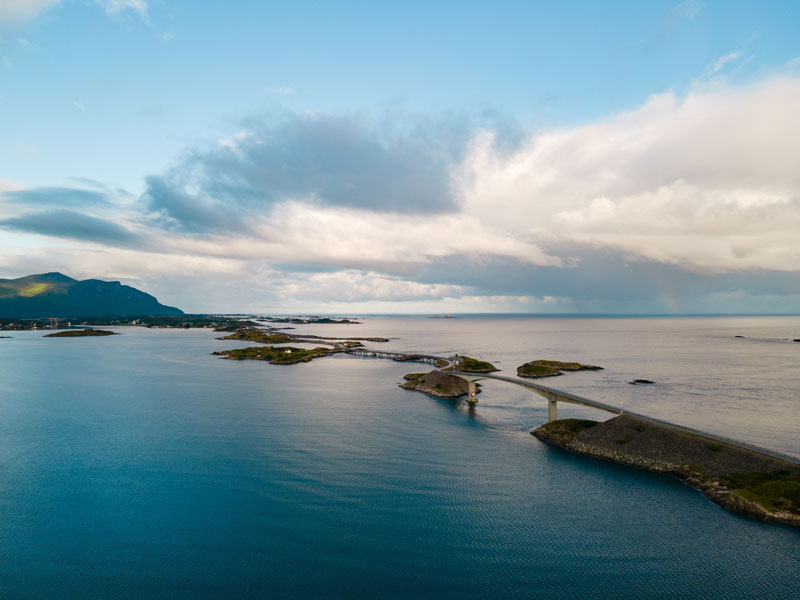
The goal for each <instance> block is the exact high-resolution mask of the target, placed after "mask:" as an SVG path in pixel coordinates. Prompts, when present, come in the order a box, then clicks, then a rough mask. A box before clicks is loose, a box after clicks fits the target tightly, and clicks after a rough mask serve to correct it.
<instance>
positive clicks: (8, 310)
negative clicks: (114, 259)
mask: <svg viewBox="0 0 800 600" xmlns="http://www.w3.org/2000/svg"><path fill="white" fill-rule="evenodd" d="M182 314H183V311H182V310H180V309H178V308H174V307H172V306H164V305H163V304H160V303H159V302H158V300H156V299H155V298H154V297H153V296H151V295H150V294H146V293H144V292H142V291H139V290H137V289H136V288H133V287H131V286H129V285H122V284H121V283H120V282H119V281H100V280H99V279H85V280H83V281H78V280H77V279H72V278H71V277H67V276H66V275H63V274H61V273H44V274H42V275H28V276H27V277H20V278H19V279H0V317H5V318H16V319H26V318H35V317H59V318H66V317H102V316H144V315H147V316H156V315H158V316H161V315H182Z"/></svg>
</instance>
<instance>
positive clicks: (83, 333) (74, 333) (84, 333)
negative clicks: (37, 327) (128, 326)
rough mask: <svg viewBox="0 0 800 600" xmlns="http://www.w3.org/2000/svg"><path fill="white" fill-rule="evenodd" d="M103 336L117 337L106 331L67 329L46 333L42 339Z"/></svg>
mask: <svg viewBox="0 0 800 600" xmlns="http://www.w3.org/2000/svg"><path fill="white" fill-rule="evenodd" d="M104 335H117V334H116V333H115V332H114V331H108V330H106V329H89V328H87V329H67V330H66V331H57V332H56V333H48V334H47V335H46V336H44V337H66V338H72V337H96V336H104Z"/></svg>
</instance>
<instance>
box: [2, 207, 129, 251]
mask: <svg viewBox="0 0 800 600" xmlns="http://www.w3.org/2000/svg"><path fill="white" fill-rule="evenodd" d="M0 228H4V229H13V230H17V231H24V232H27V233H35V234H41V235H47V236H54V237H64V238H71V239H77V240H82V241H87V242H92V243H102V244H109V245H112V246H130V245H135V244H137V243H140V241H141V240H140V238H139V236H138V235H136V234H135V233H133V232H132V231H130V230H129V229H127V228H125V227H123V226H122V225H119V224H117V223H114V222H112V221H107V220H105V219H99V218H97V217H93V216H91V215H87V214H84V213H82V212H77V211H72V210H63V209H61V210H56V209H53V210H45V211H41V212H36V213H28V214H25V215H23V216H20V217H13V218H10V219H2V220H0Z"/></svg>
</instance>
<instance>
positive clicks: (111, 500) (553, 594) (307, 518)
mask: <svg viewBox="0 0 800 600" xmlns="http://www.w3.org/2000/svg"><path fill="white" fill-rule="evenodd" d="M295 327H296V329H294V332H307V333H312V334H316V335H330V336H360V337H365V336H386V337H390V338H391V340H390V341H389V342H388V343H385V344H377V343H376V344H371V345H372V346H374V347H376V348H377V347H380V348H384V349H387V350H394V351H397V350H403V351H413V352H426V353H434V354H444V355H449V354H454V353H459V354H467V355H469V356H473V357H476V358H480V359H484V360H489V361H491V362H493V363H494V364H495V365H496V366H498V367H499V368H501V369H503V374H509V375H513V373H514V371H515V369H516V366H518V365H519V364H522V363H523V362H526V361H529V360H533V359H538V358H547V359H555V360H576V361H580V362H585V363H590V364H596V365H600V366H603V367H604V368H605V369H604V370H603V371H598V372H581V373H571V374H568V375H564V376H561V377H558V378H553V379H549V380H545V381H544V383H546V384H547V385H551V386H553V387H557V388H560V389H565V390H569V391H573V392H575V393H578V394H581V395H584V396H588V397H590V398H595V399H598V400H602V401H603V402H607V403H610V404H615V405H620V406H622V407H624V408H626V409H628V410H631V411H635V412H639V413H643V414H647V415H650V416H654V417H658V418H662V419H665V420H668V421H671V422H675V423H679V424H684V425H689V426H691V427H694V428H696V429H701V430H704V431H709V432H712V433H717V434H721V435H726V436H729V437H733V438H737V439H742V440H745V441H749V442H752V443H755V444H759V445H762V446H765V447H769V448H772V449H775V450H779V451H781V452H785V453H789V454H793V455H797V456H800V411H798V403H799V402H800V400H798V396H797V390H798V389H800V374H798V369H797V365H798V357H800V343H795V342H792V341H791V340H792V339H794V338H800V318H794V317H791V318H790V317H718V318H700V317H697V318H619V319H616V318H614V319H611V318H534V317H510V316H495V317H486V316H474V317H462V318H456V319H428V318H424V317H367V318H365V319H364V320H363V323H362V324H361V325H301V326H295ZM114 329H115V331H118V332H120V333H121V335H118V336H112V337H105V338H73V339H44V338H43V337H42V335H43V332H11V333H9V334H8V335H11V336H13V337H12V338H11V339H2V340H0V515H1V516H2V518H0V597H2V598H4V599H15V598H48V599H50V598H65V599H72V598H87V599H88V598H110V599H117V598H119V599H122V598H193V599H195V598H200V599H205V598H209V599H210V598H322V597H325V598H459V599H464V598H493V599H494V598H523V597H524V598H540V597H541V598H548V599H553V598H676V597H681V598H787V599H788V598H795V597H797V590H798V589H800V531H798V530H796V529H792V528H789V527H784V526H779V525H772V524H765V523H760V522H756V521H752V520H748V519H745V518H742V517H739V516H736V515H733V514H730V513H728V512H726V511H724V510H722V509H721V508H719V507H717V506H716V505H714V504H713V503H711V502H709V501H708V500H706V499H705V498H704V497H703V496H702V494H700V493H699V492H697V491H695V490H693V489H690V488H688V487H685V486H683V485H682V484H680V483H678V482H677V481H675V480H673V479H671V478H669V477H667V476H661V475H655V474H651V473H646V472H642V471H638V470H635V469H629V468H624V467H621V466H618V465H614V464H609V463H605V462H601V461H597V460H593V459H589V458H586V457H579V456H574V455H570V454H567V453H564V452H562V451H559V450H558V449H554V448H551V447H549V446H547V445H545V444H542V443H541V442H539V441H538V440H536V439H535V438H533V437H532V436H531V435H530V434H529V430H530V429H532V428H534V427H536V426H538V425H539V424H541V423H543V422H545V421H546V418H547V416H546V414H547V411H546V405H545V403H544V401H543V400H542V399H541V398H539V397H538V396H536V395H534V394H532V393H530V392H528V391H526V390H524V389H522V388H519V387H517V386H511V385H508V384H504V383H502V382H495V381H486V382H485V383H484V387H483V392H482V393H481V394H480V396H479V398H480V401H479V403H478V405H477V406H476V407H474V408H469V407H468V406H466V403H464V402H462V401H456V402H454V401H448V400H441V399H435V398H430V397H428V396H425V395H423V394H419V393H415V392H409V391H405V390H402V389H400V388H399V387H398V383H400V382H402V376H403V374H404V373H407V372H411V371H421V370H423V369H424V366H422V365H416V364H401V363H395V362H392V361H386V360H378V359H370V358H354V357H348V356H334V357H328V358H323V359H319V360H315V361H313V362H311V363H307V364H298V365H292V366H273V365H268V364H265V363H261V362H255V361H226V360H220V359H219V358H218V357H215V356H212V355H211V352H212V351H214V350H220V349H226V348H234V347H240V346H242V345H244V344H243V343H242V342H231V341H220V340H216V339H215V338H216V337H217V336H219V335H221V334H218V333H214V332H212V331H210V330H166V329H160V330H159V329H141V328H114ZM737 335H741V336H744V337H741V338H737V337H735V336H737ZM636 377H641V378H646V379H651V380H654V381H656V382H657V383H656V385H653V386H633V385H630V384H627V383H626V380H627V379H631V378H636ZM559 412H560V416H561V417H570V416H580V417H589V418H607V417H609V416H610V415H608V414H604V413H600V412H597V411H594V410H592V409H588V408H584V407H578V406H564V405H559Z"/></svg>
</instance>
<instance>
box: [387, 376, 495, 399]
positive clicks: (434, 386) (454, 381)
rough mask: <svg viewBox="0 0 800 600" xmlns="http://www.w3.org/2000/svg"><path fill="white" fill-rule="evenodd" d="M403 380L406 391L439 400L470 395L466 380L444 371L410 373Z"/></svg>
mask: <svg viewBox="0 0 800 600" xmlns="http://www.w3.org/2000/svg"><path fill="white" fill-rule="evenodd" d="M403 379H405V380H406V382H405V383H401V384H400V387H401V388H403V389H404V390H414V391H416V392H422V393H424V394H428V395H429V396H436V397H437V398H458V397H460V396H466V395H467V394H468V393H469V389H468V386H467V382H466V381H465V380H463V379H461V378H460V377H456V376H455V375H450V374H448V373H445V372H444V371H431V372H429V373H408V374H407V375H405V376H404V377H403ZM478 391H480V386H478Z"/></svg>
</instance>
